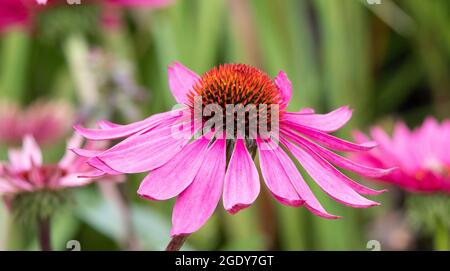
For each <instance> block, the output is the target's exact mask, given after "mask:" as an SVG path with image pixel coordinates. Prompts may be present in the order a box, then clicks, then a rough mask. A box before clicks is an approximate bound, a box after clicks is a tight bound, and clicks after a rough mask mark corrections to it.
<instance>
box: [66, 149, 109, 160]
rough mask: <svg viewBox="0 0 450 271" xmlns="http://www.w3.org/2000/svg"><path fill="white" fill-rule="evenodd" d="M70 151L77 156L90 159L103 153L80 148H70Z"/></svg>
mask: <svg viewBox="0 0 450 271" xmlns="http://www.w3.org/2000/svg"><path fill="white" fill-rule="evenodd" d="M70 150H71V151H72V152H73V153H75V154H76V155H78V156H81V157H86V158H92V157H95V156H98V155H100V154H102V153H103V152H105V151H104V150H87V149H80V148H70Z"/></svg>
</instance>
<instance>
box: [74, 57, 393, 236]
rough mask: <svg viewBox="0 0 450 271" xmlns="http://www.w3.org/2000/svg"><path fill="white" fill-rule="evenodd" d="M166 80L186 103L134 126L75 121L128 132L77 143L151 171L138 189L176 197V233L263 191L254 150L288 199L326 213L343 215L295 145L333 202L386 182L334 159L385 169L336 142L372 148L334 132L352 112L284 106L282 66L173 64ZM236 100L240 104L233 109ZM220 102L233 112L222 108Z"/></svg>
mask: <svg viewBox="0 0 450 271" xmlns="http://www.w3.org/2000/svg"><path fill="white" fill-rule="evenodd" d="M169 86H170V89H171V91H172V94H173V96H174V97H175V99H176V101H177V102H178V104H180V105H181V108H177V109H174V110H172V111H169V112H165V113H160V114H157V115H154V116H151V117H149V118H147V119H144V120H142V121H138V122H135V123H132V124H128V125H119V124H112V123H110V122H100V123H99V124H100V129H87V128H83V127H80V126H75V129H76V130H77V131H78V133H80V134H81V135H83V136H84V137H86V138H88V139H91V140H110V139H118V138H126V139H125V140H123V141H122V142H121V143H119V144H117V145H115V146H113V147H112V148H110V149H108V150H106V151H99V152H92V151H87V150H83V149H74V151H75V152H76V153H77V154H78V155H80V156H84V157H89V160H88V163H90V164H91V165H92V166H94V167H96V168H98V169H99V170H102V171H104V172H105V173H108V174H120V173H138V172H147V171H150V173H149V174H148V175H147V176H146V177H145V178H144V180H143V182H142V183H141V185H140V187H139V190H138V194H139V195H140V196H142V197H144V198H147V199H151V200H167V199H170V198H173V197H177V200H176V203H175V206H174V210H173V216H172V224H173V225H172V229H171V235H172V236H185V235H188V234H190V233H192V232H195V231H196V230H198V229H199V228H200V227H201V226H202V225H203V224H204V223H205V222H206V221H207V220H208V219H209V217H210V216H211V215H212V214H213V212H214V210H215V208H216V206H217V204H218V202H219V200H220V198H221V197H222V198H223V205H224V208H225V209H226V210H227V211H228V212H230V213H232V214H234V213H236V212H238V211H239V210H241V209H243V208H246V207H248V206H250V205H251V204H252V203H253V202H254V201H255V200H256V198H257V197H258V194H259V192H260V181H259V175H258V170H257V167H256V165H255V163H254V162H253V157H254V156H255V155H256V154H258V156H259V160H260V169H261V173H262V176H263V179H264V181H265V184H266V185H267V187H268V189H269V190H270V191H271V193H272V194H273V195H274V197H275V198H276V199H277V200H278V201H279V202H281V203H282V204H285V205H289V206H301V205H304V206H305V207H306V208H308V209H309V210H310V211H311V212H313V213H314V214H316V215H318V216H320V217H324V218H338V217H337V216H335V215H332V214H329V213H328V212H327V211H326V210H325V209H324V208H323V207H322V205H321V204H320V203H319V202H318V200H317V199H316V197H315V196H314V194H313V193H312V191H311V189H310V188H309V186H308V185H307V183H306V182H305V180H304V179H303V177H302V175H301V174H300V172H299V171H298V169H297V166H296V164H295V163H294V160H293V159H291V157H290V156H289V154H291V155H293V157H294V158H295V160H297V161H298V162H299V163H300V165H301V166H302V167H303V168H304V169H305V170H306V172H307V173H308V174H309V175H310V176H311V177H312V179H314V181H315V182H316V183H317V184H318V185H319V186H320V187H321V188H322V189H323V190H324V191H325V192H326V193H327V194H328V195H329V196H330V197H332V198H333V199H335V200H336V201H338V202H341V203H343V204H346V205H349V206H352V207H356V208H365V207H370V206H374V205H378V203H376V202H374V201H372V200H369V199H366V198H364V197H363V196H361V195H360V194H365V195H375V194H379V193H381V192H382V191H376V190H373V189H370V188H367V187H365V186H363V185H361V184H358V183H356V182H354V181H353V180H351V179H350V178H348V177H347V176H345V175H344V174H342V173H341V172H340V171H338V170H337V169H336V168H335V167H334V166H333V165H332V164H334V165H336V166H339V167H341V168H344V169H347V170H350V171H353V172H357V173H360V174H362V175H366V176H372V177H379V176H382V175H384V174H386V173H387V172H388V170H384V169H378V168H370V167H364V166H361V165H359V164H357V163H355V162H353V161H351V160H349V159H347V158H344V157H342V156H340V155H338V154H336V153H334V152H332V151H331V150H336V151H344V152H355V151H368V150H370V149H371V148H373V147H374V146H375V144H373V143H364V144H354V143H351V142H348V141H345V140H342V139H339V138H337V137H335V136H332V135H330V133H331V132H334V131H336V130H338V129H339V128H341V127H342V126H343V125H344V124H345V123H346V122H347V121H348V120H349V119H350V118H351V115H352V111H351V110H349V109H348V108H347V107H341V108H339V109H337V110H335V111H333V112H330V113H328V114H315V113H314V112H313V110H311V109H304V110H302V111H300V112H288V111H287V110H286V107H287V106H288V104H289V101H290V99H291V94H292V86H291V83H290V81H289V79H288V78H287V76H286V74H285V73H284V72H282V71H281V72H280V73H279V74H278V76H277V77H276V78H275V79H274V80H272V79H271V78H269V76H267V75H266V74H265V73H263V72H262V71H260V70H258V69H256V68H254V67H251V66H248V65H244V64H225V65H222V66H219V67H215V68H213V69H212V70H210V71H208V72H206V73H205V74H204V75H203V76H201V77H200V76H199V75H197V74H196V73H194V72H193V71H191V70H189V69H188V68H186V67H184V66H183V65H181V64H179V63H174V64H173V65H172V66H170V67H169ZM253 105H256V106H258V107H254V108H253V109H256V110H253V109H252V106H253ZM268 107H270V111H269V110H267V108H268ZM199 108H200V111H198V109H199ZM230 108H232V110H234V111H231V114H229V111H228V109H230ZM243 108H244V112H243V115H239V114H240V113H239V112H241V113H242V111H240V110H242V109H243ZM248 108H250V109H248ZM247 109H248V110H247ZM221 110H223V111H226V114H227V116H222V115H220V114H219V113H220V112H221ZM212 112H213V113H212ZM220 120H226V121H225V122H226V124H223V123H222V124H220ZM217 121H219V122H217ZM212 122H214V125H212V126H211V123H212ZM222 125H223V126H222ZM277 126H278V128H277ZM230 127H231V128H230ZM209 128H211V129H209ZM201 130H203V133H202V132H200V135H199V131H201ZM277 130H279V136H277V134H276V133H277ZM225 133H226V134H227V136H226V137H225V136H224V134H225ZM278 141H280V144H278Z"/></svg>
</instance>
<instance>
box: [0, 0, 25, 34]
mask: <svg viewBox="0 0 450 271" xmlns="http://www.w3.org/2000/svg"><path fill="white" fill-rule="evenodd" d="M30 20H31V14H30V10H29V9H28V8H27V6H26V5H25V4H24V2H23V1H20V0H2V3H1V4H0V32H1V31H4V30H6V29H8V28H10V27H15V26H18V27H27V26H28V24H29V23H30Z"/></svg>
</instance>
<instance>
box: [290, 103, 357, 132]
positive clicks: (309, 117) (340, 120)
mask: <svg viewBox="0 0 450 271" xmlns="http://www.w3.org/2000/svg"><path fill="white" fill-rule="evenodd" d="M351 117H352V110H350V109H349V108H348V107H347V106H343V107H340V108H338V109H336V110H334V111H332V112H330V113H328V114H304V113H296V112H287V113H285V114H284V115H283V118H284V119H285V120H287V121H288V122H290V123H292V124H298V125H302V126H306V127H310V128H314V129H317V130H320V131H323V132H327V133H329V132H334V131H337V130H339V129H340V128H342V127H343V126H344V125H345V124H346V123H347V122H348V121H349V120H350V118H351Z"/></svg>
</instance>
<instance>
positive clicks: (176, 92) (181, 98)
mask: <svg viewBox="0 0 450 271" xmlns="http://www.w3.org/2000/svg"><path fill="white" fill-rule="evenodd" d="M199 79H200V77H199V76H198V75H197V74H196V73H195V72H193V71H191V70H189V69H188V68H186V67H185V66H183V65H181V64H180V63H178V62H175V63H173V64H172V65H171V66H169V87H170V91H172V95H173V97H175V100H176V101H177V102H178V103H179V104H186V103H187V100H186V98H187V95H188V93H189V92H190V91H191V90H192V87H193V86H194V84H195V83H196V82H197V81H198V80H199Z"/></svg>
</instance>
